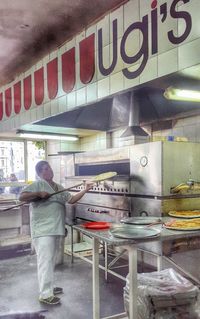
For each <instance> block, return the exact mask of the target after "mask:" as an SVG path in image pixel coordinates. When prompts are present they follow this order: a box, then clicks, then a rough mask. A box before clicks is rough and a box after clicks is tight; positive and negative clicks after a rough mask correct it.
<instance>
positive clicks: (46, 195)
mask: <svg viewBox="0 0 200 319" xmlns="http://www.w3.org/2000/svg"><path fill="white" fill-rule="evenodd" d="M49 195H50V194H49V193H47V192H38V195H37V197H39V198H42V199H47V198H48V197H49Z"/></svg>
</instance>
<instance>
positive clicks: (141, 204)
mask: <svg viewBox="0 0 200 319" xmlns="http://www.w3.org/2000/svg"><path fill="white" fill-rule="evenodd" d="M130 214H131V216H162V201H161V200H156V199H149V198H135V197H134V198H132V199H131V213H130Z"/></svg>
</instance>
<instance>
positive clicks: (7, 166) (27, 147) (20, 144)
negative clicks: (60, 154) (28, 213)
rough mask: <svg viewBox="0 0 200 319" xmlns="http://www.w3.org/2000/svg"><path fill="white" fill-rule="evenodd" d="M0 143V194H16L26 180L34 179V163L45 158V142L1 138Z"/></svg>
mask: <svg viewBox="0 0 200 319" xmlns="http://www.w3.org/2000/svg"><path fill="white" fill-rule="evenodd" d="M0 144H1V146H0V194H2V193H4V194H7V195H9V194H15V195H17V194H19V192H20V191H21V189H22V187H24V185H25V183H26V182H27V181H33V180H35V169H34V168H35V165H36V163H37V162H38V161H40V160H43V159H45V142H38V141H37V142H34V141H2V140H1V141H0ZM25 153H26V156H25Z"/></svg>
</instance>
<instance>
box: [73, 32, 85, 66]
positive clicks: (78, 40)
mask: <svg viewBox="0 0 200 319" xmlns="http://www.w3.org/2000/svg"><path fill="white" fill-rule="evenodd" d="M84 39H85V30H84V31H82V32H81V33H79V34H78V35H77V36H76V37H75V42H76V55H75V61H76V63H77V62H79V61H80V54H79V43H80V42H81V41H82V40H84Z"/></svg>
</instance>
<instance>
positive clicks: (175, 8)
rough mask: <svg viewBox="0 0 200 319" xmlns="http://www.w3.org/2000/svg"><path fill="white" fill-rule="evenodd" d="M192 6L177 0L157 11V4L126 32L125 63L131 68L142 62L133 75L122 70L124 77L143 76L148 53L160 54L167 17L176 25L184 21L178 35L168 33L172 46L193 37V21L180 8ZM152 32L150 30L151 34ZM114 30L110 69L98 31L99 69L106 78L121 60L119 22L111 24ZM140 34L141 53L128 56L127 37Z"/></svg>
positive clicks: (153, 3) (124, 37)
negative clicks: (160, 31)
mask: <svg viewBox="0 0 200 319" xmlns="http://www.w3.org/2000/svg"><path fill="white" fill-rule="evenodd" d="M188 2H190V0H174V1H172V3H171V5H170V6H169V4H168V3H167V2H165V3H163V4H161V6H160V7H159V8H157V1H156V0H154V1H152V3H151V9H152V10H151V12H150V14H149V15H148V14H147V15H145V16H143V17H142V20H141V21H136V22H133V23H132V24H131V25H130V26H129V27H128V28H127V29H126V30H125V32H124V34H123V36H122V39H121V43H120V55H121V58H122V60H123V62H124V63H126V64H130V66H131V65H132V64H134V63H136V62H138V63H139V61H140V59H141V63H140V65H139V67H138V69H137V70H135V71H130V70H128V68H124V69H123V70H122V72H123V74H124V76H125V77H126V78H128V79H133V78H135V77H137V76H139V75H140V74H141V72H142V71H143V70H144V68H145V66H146V64H147V61H148V58H149V52H151V54H152V55H153V54H156V53H158V29H159V24H160V23H165V21H166V18H167V16H168V15H170V17H171V18H172V19H176V20H177V23H178V22H179V21H180V20H184V24H185V29H184V30H183V32H182V33H181V34H179V35H177V34H176V32H175V31H174V30H168V32H167V38H168V40H169V42H171V43H172V44H174V45H178V44H180V43H182V42H183V41H184V40H185V39H186V38H187V37H188V35H189V34H190V31H191V28H192V18H191V15H190V14H189V13H188V12H187V11H184V8H183V7H184V6H183V5H182V6H181V4H183V3H184V4H186V3H188ZM149 28H150V29H151V30H149ZM112 29H113V48H112V49H113V50H112V52H113V56H112V63H111V64H110V66H109V67H108V68H106V67H105V66H104V61H103V44H102V43H103V32H102V29H99V30H98V67H99V70H100V72H101V74H103V75H109V74H110V73H111V72H112V71H113V70H114V68H115V66H116V63H117V60H118V51H117V47H118V21H117V19H115V20H114V21H113V23H112ZM135 31H139V33H140V37H141V39H142V41H141V45H140V48H139V50H138V52H137V53H136V54H134V55H132V56H130V55H128V54H127V52H126V44H127V40H128V37H129V36H130V34H131V33H133V32H135ZM149 36H150V37H151V41H149ZM149 42H150V43H151V48H149Z"/></svg>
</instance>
